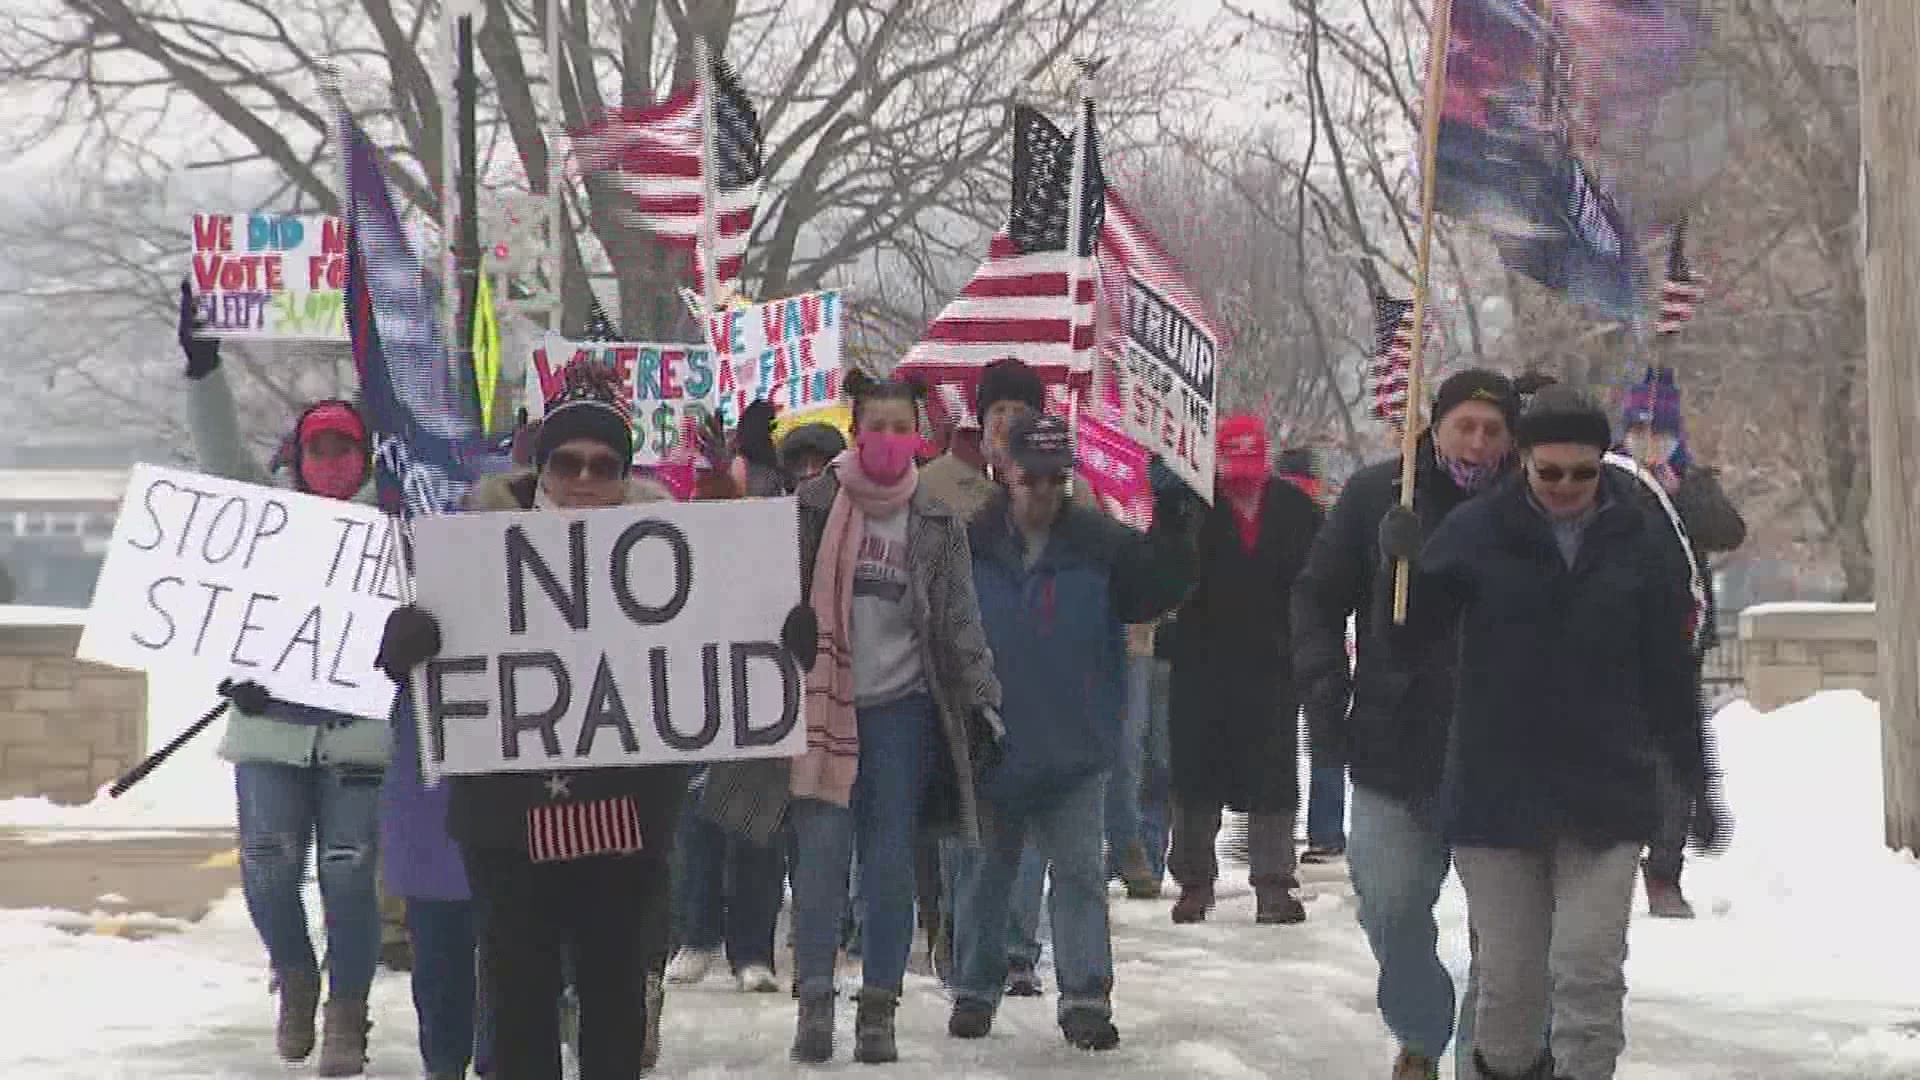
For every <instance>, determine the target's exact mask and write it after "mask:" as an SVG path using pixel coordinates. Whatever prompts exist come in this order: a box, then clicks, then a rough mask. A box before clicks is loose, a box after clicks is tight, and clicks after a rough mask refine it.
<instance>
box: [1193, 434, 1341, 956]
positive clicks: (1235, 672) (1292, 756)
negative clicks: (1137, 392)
mask: <svg viewBox="0 0 1920 1080" xmlns="http://www.w3.org/2000/svg"><path fill="white" fill-rule="evenodd" d="M1217 441H1218V444H1219V445H1218V449H1217V450H1216V452H1215V462H1216V472H1217V474H1218V475H1217V479H1216V481H1215V489H1216V494H1215V497H1214V506H1213V510H1212V512H1211V513H1210V514H1208V515H1207V517H1206V520H1205V523H1204V524H1203V525H1202V526H1201V530H1200V546H1199V557H1198V571H1197V573H1196V575H1195V581H1194V589H1193V595H1192V596H1190V597H1188V598H1187V601H1186V603H1185V604H1183V605H1182V606H1181V608H1180V629H1179V632H1178V635H1177V636H1176V638H1175V641H1174V655H1173V718H1172V719H1173V723H1172V728H1171V734H1172V745H1173V808H1174V812H1173V853H1172V855H1171V856H1170V857H1169V858H1168V860H1167V862H1168V866H1169V868H1170V869H1171V870H1172V871H1173V879H1174V880H1175V881H1176V882H1178V883H1179V884H1180V898H1179V900H1177V901H1175V902H1174V905H1173V912H1172V915H1173V921H1174V922H1177V923H1195V922H1200V921H1202V920H1203V919H1205V918H1206V917H1207V912H1208V911H1209V910H1211V909H1212V907H1213V902H1214V880H1215V879H1216V878H1217V877H1218V876H1219V873H1220V867H1219V860H1218V858H1217V857H1216V856H1215V854H1214V842H1215V840H1216V839H1217V838H1218V837H1219V834H1220V813H1221V810H1222V809H1223V808H1229V807H1230V808H1232V809H1234V810H1239V811H1242V812H1244V813H1246V815H1247V841H1248V861H1249V866H1250V867H1251V871H1252V882H1253V887H1254V892H1255V894H1256V899H1255V907H1256V915H1255V919H1256V921H1257V922H1259V923H1261V924H1278V923H1298V922H1301V921H1303V920H1305V919H1306V917H1307V912H1306V908H1305V907H1304V906H1303V905H1302V904H1301V903H1300V900H1299V897H1297V896H1296V895H1295V890H1297V889H1298V888H1299V887H1300V883H1299V879H1298V878H1297V877H1296V876H1295V874H1296V869H1297V868H1296V865H1295V861H1294V854H1295V853H1294V846H1293V829H1294V822H1295V820H1296V819H1297V818H1298V816H1299V812H1300V781H1299V773H1298V770H1297V763H1298V761H1299V756H1300V706H1299V699H1298V697H1297V695H1296V693H1295V691H1294V686H1293V672H1292V666H1293V658H1292V634H1291V631H1290V630H1289V626H1288V617H1289V616H1288V610H1287V604H1288V597H1289V595H1290V594H1291V592H1292V589H1293V581H1294V578H1295V577H1296V576H1297V575H1298V574H1299V572H1300V568H1301V566H1302V565H1303V564H1304V563H1305V562H1306V558H1307V549H1308V546H1309V545H1310V544H1311V543H1312V542H1313V535H1314V533H1315V532H1316V531H1317V530H1318V529H1319V527H1320V510H1319V508H1318V507H1316V506H1314V504H1313V500H1312V499H1310V498H1308V497H1307V495H1306V494H1305V493H1303V492H1301V491H1300V490H1299V489H1298V488H1296V487H1294V486H1293V485H1292V484H1289V483H1287V482H1286V481H1285V480H1284V479H1281V478H1279V477H1276V476H1274V475H1272V469H1271V465H1270V464H1269V459H1268V456H1267V433H1266V428H1265V426H1264V425H1263V424H1262V422H1261V421H1260V419H1259V418H1258V417H1255V416H1251V415H1247V414H1241V415H1237V416H1230V417H1227V418H1226V419H1224V420H1222V421H1221V423H1220V426H1219V431H1218V440H1217Z"/></svg>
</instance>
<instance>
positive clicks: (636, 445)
mask: <svg viewBox="0 0 1920 1080" xmlns="http://www.w3.org/2000/svg"><path fill="white" fill-rule="evenodd" d="M572 363H601V364H607V365H609V366H611V367H612V368H613V369H614V371H615V372H616V373H617V374H618V376H619V378H620V382H621V383H622V385H625V386H627V387H628V388H629V389H630V393H631V396H630V397H629V398H628V400H627V405H628V407H629V408H630V409H631V410H632V412H633V463H634V464H635V465H642V466H646V467H648V468H652V467H655V466H658V465H659V464H660V463H661V462H663V461H667V460H670V459H671V458H672V456H673V453H674V451H675V449H677V448H678V447H679V446H680V444H681V442H682V441H683V439H684V433H685V432H687V431H691V430H694V428H693V427H692V426H689V423H688V422H689V421H691V423H692V424H695V425H697V424H698V423H700V422H702V421H704V420H705V419H706V417H707V416H708V414H710V413H712V412H714V411H716V410H720V411H722V412H723V413H724V409H723V408H722V406H721V403H720V397H719V389H718V387H719V384H718V381H717V380H716V378H715V375H714V357H713V350H712V349H711V348H709V347H707V346H705V345H678V344H641V343H637V342H633V343H630V342H617V341H568V340H566V339H565V338H561V337H558V336H556V335H548V336H547V338H546V340H545V341H544V342H542V343H541V344H540V345H537V346H535V347H534V350H533V356H532V357H531V358H530V359H529V360H528V362H527V381H526V391H527V402H528V412H529V414H530V415H532V416H538V415H539V414H540V403H541V402H544V401H546V400H547V399H548V398H549V397H551V396H553V395H554V394H556V393H558V392H559V390H560V388H561V387H562V386H563V385H565V383H566V370H567V365H569V364H572ZM732 415H738V414H730V415H729V419H730V418H731V416H732Z"/></svg>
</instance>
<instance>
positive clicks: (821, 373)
mask: <svg viewBox="0 0 1920 1080" xmlns="http://www.w3.org/2000/svg"><path fill="white" fill-rule="evenodd" d="M844 320H845V309H843V308H842V307H841V304H840V294H839V292H837V291H830V292H818V293H808V294H806V295H805V296H796V297H793V298H791V299H788V300H774V301H770V302H768V303H765V304H748V305H742V306H739V307H733V308H728V309H727V310H725V311H722V312H720V313H718V314H716V315H711V316H708V317H707V319H706V327H707V341H708V343H710V344H711V345H712V346H713V349H714V352H715V353H716V354H718V356H719V369H720V387H719V393H720V398H721V401H722V402H723V403H725V404H726V405H728V406H729V407H730V408H731V412H730V413H729V415H731V416H738V415H740V413H741V412H742V411H744V410H745V409H746V407H747V404H748V403H749V402H751V401H753V400H754V399H756V398H765V399H766V400H768V401H771V402H773V403H774V404H775V405H777V406H779V408H780V409H781V410H782V411H800V410H805V409H812V408H817V407H819V406H821V405H825V404H827V403H828V402H830V401H832V400H833V399H834V398H836V397H838V396H839V394H840V357H841V348H842V345H841V342H842V340H843V325H842V324H843V322H844Z"/></svg>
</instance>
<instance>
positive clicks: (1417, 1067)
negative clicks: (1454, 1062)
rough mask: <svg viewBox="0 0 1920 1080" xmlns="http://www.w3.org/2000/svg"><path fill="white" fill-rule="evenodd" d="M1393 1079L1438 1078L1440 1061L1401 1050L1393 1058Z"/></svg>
mask: <svg viewBox="0 0 1920 1080" xmlns="http://www.w3.org/2000/svg"><path fill="white" fill-rule="evenodd" d="M1393 1080H1440V1063H1439V1062H1438V1061H1436V1060H1434V1059H1433V1058H1430V1057H1427V1056H1426V1055H1425V1054H1416V1053H1414V1052H1413V1051H1411V1050H1402V1051H1400V1056H1399V1057H1397V1058H1395V1059H1393ZM1463 1080H1470V1078H1463Z"/></svg>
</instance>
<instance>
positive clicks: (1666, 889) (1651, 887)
mask: <svg viewBox="0 0 1920 1080" xmlns="http://www.w3.org/2000/svg"><path fill="white" fill-rule="evenodd" d="M1647 913H1648V914H1649V915H1652V916H1653V917H1654V918H1656V919H1691V918H1693V905H1692V904H1689V903H1688V902H1687V895H1686V894H1685V893H1683V892H1681V891H1680V883H1679V882H1677V881H1656V880H1655V879H1653V878H1648V879H1647Z"/></svg>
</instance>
